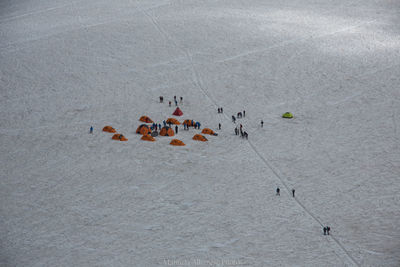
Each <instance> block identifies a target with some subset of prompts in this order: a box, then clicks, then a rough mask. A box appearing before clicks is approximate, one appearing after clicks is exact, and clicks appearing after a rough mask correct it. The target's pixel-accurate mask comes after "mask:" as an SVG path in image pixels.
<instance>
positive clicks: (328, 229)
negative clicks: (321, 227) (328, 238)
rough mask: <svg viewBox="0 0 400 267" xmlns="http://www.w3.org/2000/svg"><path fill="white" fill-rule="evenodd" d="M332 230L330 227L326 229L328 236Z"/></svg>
mask: <svg viewBox="0 0 400 267" xmlns="http://www.w3.org/2000/svg"><path fill="white" fill-rule="evenodd" d="M330 230H331V228H330V227H329V226H327V227H326V232H327V233H328V235H329V231H330Z"/></svg>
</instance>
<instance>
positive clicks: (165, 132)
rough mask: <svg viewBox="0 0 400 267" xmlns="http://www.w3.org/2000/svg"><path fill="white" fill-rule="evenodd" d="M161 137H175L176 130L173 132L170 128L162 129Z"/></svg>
mask: <svg viewBox="0 0 400 267" xmlns="http://www.w3.org/2000/svg"><path fill="white" fill-rule="evenodd" d="M160 135H161V136H174V135H175V133H174V130H172V129H171V128H170V127H168V126H166V127H162V128H161V131H160Z"/></svg>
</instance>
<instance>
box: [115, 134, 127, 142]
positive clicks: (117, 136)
mask: <svg viewBox="0 0 400 267" xmlns="http://www.w3.org/2000/svg"><path fill="white" fill-rule="evenodd" d="M112 139H113V140H119V141H128V139H127V138H125V136H124V135H123V134H114V135H113V137H112Z"/></svg>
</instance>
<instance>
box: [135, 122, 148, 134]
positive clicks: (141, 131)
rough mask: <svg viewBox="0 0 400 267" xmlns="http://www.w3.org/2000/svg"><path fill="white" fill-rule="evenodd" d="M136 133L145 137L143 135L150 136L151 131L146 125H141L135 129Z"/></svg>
mask: <svg viewBox="0 0 400 267" xmlns="http://www.w3.org/2000/svg"><path fill="white" fill-rule="evenodd" d="M136 133H137V134H142V135H145V134H150V133H151V130H150V127H149V126H148V125H146V124H142V125H140V126H139V127H138V128H137V129H136Z"/></svg>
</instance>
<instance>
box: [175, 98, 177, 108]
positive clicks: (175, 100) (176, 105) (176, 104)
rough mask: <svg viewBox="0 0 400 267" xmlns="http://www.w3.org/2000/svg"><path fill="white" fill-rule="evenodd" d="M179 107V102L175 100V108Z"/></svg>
mask: <svg viewBox="0 0 400 267" xmlns="http://www.w3.org/2000/svg"><path fill="white" fill-rule="evenodd" d="M177 106H178V101H176V99H175V107H177Z"/></svg>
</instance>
